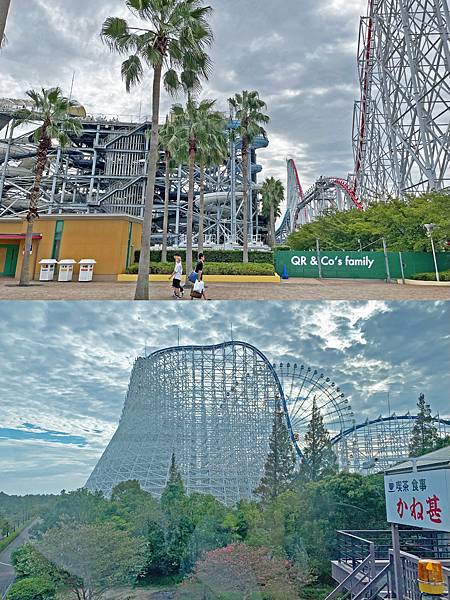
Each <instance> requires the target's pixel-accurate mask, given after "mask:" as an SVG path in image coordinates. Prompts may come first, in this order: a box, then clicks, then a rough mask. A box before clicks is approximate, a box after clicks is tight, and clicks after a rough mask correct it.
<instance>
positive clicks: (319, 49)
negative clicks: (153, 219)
mask: <svg viewBox="0 0 450 600" xmlns="http://www.w3.org/2000/svg"><path fill="white" fill-rule="evenodd" d="M209 4H211V5H212V6H213V8H214V15H213V17H212V25H213V28H214V32H215V44H214V47H213V49H212V58H213V61H214V72H213V74H212V76H211V78H210V80H209V82H208V83H207V84H205V86H204V92H203V95H204V96H205V97H207V98H217V99H218V100H219V106H220V107H221V108H223V109H225V108H226V106H227V104H226V100H227V98H229V97H230V96H232V95H233V94H234V93H235V92H236V91H241V90H242V89H257V90H259V91H260V93H261V96H262V98H263V99H264V100H265V101H266V102H267V104H268V112H269V114H270V116H271V117H272V122H271V124H270V125H269V127H268V132H269V137H270V142H271V143H270V147H269V148H268V149H267V150H264V151H263V152H260V154H259V158H260V160H261V162H262V163H263V165H264V167H265V174H266V175H267V176H272V175H275V176H278V177H281V178H282V179H283V180H284V179H285V176H286V164H285V159H286V157H295V158H296V160H297V164H298V167H299V171H300V176H301V178H302V183H303V185H304V187H305V188H306V187H309V185H311V184H312V183H314V181H315V180H316V179H317V178H318V177H320V176H321V175H328V176H340V177H346V175H347V173H348V172H349V171H352V170H353V164H352V162H353V158H352V156H353V155H352V118H353V103H354V100H355V99H356V98H357V97H358V95H359V88H358V70H357V62H356V54H357V46H358V31H359V21H360V16H361V15H363V14H366V10H367V0H301V2H299V0H283V1H282V2H280V1H279V0H226V1H224V0H210V2H209ZM112 15H118V16H122V15H123V16H127V17H128V16H129V13H128V12H127V10H126V9H125V2H124V1H123V0H95V2H93V1H92V0H76V2H74V0H14V2H13V3H12V6H11V14H10V19H9V22H8V29H7V37H8V45H7V47H6V48H5V50H4V51H2V55H1V65H2V67H1V69H2V71H1V73H2V76H1V79H0V96H6V97H13V98H21V97H23V95H24V93H25V91H26V90H27V89H29V88H32V87H39V86H42V85H43V86H54V85H60V86H61V87H62V88H63V89H64V90H65V91H66V93H68V92H69V90H70V87H71V82H72V76H73V75H74V73H75V83H74V89H73V92H74V96H75V97H76V98H77V99H78V100H79V101H80V102H81V103H83V104H84V105H85V106H86V108H87V110H88V111H89V112H90V113H97V114H106V113H108V114H110V115H111V116H113V115H114V116H115V115H122V117H125V116H127V118H128V116H129V115H138V114H141V115H148V114H149V97H150V95H149V89H150V81H147V82H146V83H144V84H143V85H142V87H141V88H138V89H136V90H134V91H133V93H132V94H130V95H127V94H126V93H125V91H124V85H123V83H122V82H121V79H120V61H121V59H120V58H118V57H115V56H112V55H111V54H110V53H109V50H108V49H107V48H106V47H105V46H104V45H102V43H101V41H100V39H99V32H100V29H101V25H102V23H103V21H104V20H105V18H106V17H108V16H112ZM172 102H173V100H171V99H170V98H169V97H167V96H166V95H163V98H162V112H163V113H164V112H165V111H167V110H168V108H169V106H170V104H171V103H172Z"/></svg>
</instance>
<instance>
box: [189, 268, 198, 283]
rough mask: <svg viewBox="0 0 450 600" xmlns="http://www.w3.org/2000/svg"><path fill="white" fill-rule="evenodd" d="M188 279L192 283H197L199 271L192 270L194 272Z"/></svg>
mask: <svg viewBox="0 0 450 600" xmlns="http://www.w3.org/2000/svg"><path fill="white" fill-rule="evenodd" d="M188 279H189V281H190V282H191V283H195V282H196V281H197V280H198V275H197V273H195V271H192V273H191V274H190V275H189V277H188Z"/></svg>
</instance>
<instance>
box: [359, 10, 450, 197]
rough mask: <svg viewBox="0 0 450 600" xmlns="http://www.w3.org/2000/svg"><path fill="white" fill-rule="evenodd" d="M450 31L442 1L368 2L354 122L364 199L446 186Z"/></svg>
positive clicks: (449, 171)
mask: <svg viewBox="0 0 450 600" xmlns="http://www.w3.org/2000/svg"><path fill="white" fill-rule="evenodd" d="M449 35H450V16H449V9H448V5H447V0H369V3H368V11H367V16H366V17H363V18H362V21H361V28H360V42H359V50H358V65H359V78H360V87H361V98H360V100H359V101H358V102H357V103H356V106H355V111H354V121H353V146H354V157H355V170H354V189H355V191H356V192H357V193H358V195H359V197H360V198H363V199H364V202H365V203H367V202H369V201H372V200H383V199H385V198H386V197H389V196H395V197H400V198H401V197H404V196H405V195H406V194H413V195H414V194H419V193H423V192H427V191H430V190H439V189H444V188H448V187H449V186H450V153H449V150H448V148H449V143H450V42H449Z"/></svg>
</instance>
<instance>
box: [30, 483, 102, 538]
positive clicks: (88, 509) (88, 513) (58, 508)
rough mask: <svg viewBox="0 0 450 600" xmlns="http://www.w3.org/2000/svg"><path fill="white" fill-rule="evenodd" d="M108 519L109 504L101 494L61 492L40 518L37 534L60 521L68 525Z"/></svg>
mask: <svg viewBox="0 0 450 600" xmlns="http://www.w3.org/2000/svg"><path fill="white" fill-rule="evenodd" d="M108 519H109V502H108V501H107V500H106V498H104V497H103V495H102V494H101V493H96V494H91V493H90V492H89V491H88V490H86V489H84V488H83V489H80V490H76V491H73V492H69V493H67V492H65V491H62V492H61V495H60V496H58V498H57V499H56V500H55V501H54V502H53V504H52V505H51V506H50V508H49V510H48V511H46V512H45V513H44V515H43V517H42V520H41V522H40V523H39V525H37V526H36V530H37V531H38V532H45V531H47V530H48V529H51V528H52V527H57V526H58V525H59V524H60V523H61V522H62V521H64V522H66V523H69V522H73V523H84V524H88V523H89V524H93V523H104V522H106V521H107V520H108Z"/></svg>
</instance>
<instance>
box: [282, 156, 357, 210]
mask: <svg viewBox="0 0 450 600" xmlns="http://www.w3.org/2000/svg"><path fill="white" fill-rule="evenodd" d="M290 162H291V164H292V167H293V169H294V173H295V179H296V183H297V186H298V192H299V196H300V200H301V201H302V202H303V201H304V199H305V195H304V193H303V188H302V184H301V183H300V177H299V174H298V170H297V166H296V164H295V161H294V159H291V160H290ZM326 179H327V180H328V181H329V182H330V183H332V184H333V185H335V186H337V187H339V188H341V190H343V192H344V193H345V194H346V195H347V196H348V198H350V200H351V201H352V203H353V204H354V206H355V208H357V209H358V210H364V206H363V205H362V203H361V201H360V200H359V198H358V196H357V194H356V191H355V190H354V189H352V188H351V187H350V185H349V184H348V183H347V182H346V181H345V180H344V179H340V178H339V177H327V178H326ZM305 208H306V207H305Z"/></svg>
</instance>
